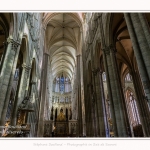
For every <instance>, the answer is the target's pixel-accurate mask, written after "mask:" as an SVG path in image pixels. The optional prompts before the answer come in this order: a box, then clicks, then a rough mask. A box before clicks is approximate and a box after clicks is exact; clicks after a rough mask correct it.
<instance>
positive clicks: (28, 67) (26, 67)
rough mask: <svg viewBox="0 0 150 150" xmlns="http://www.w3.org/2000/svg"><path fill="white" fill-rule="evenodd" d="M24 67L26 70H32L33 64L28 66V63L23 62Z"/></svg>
mask: <svg viewBox="0 0 150 150" xmlns="http://www.w3.org/2000/svg"><path fill="white" fill-rule="evenodd" d="M22 68H25V69H26V70H30V69H31V66H28V65H26V64H22Z"/></svg>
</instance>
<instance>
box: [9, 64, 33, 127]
mask: <svg viewBox="0 0 150 150" xmlns="http://www.w3.org/2000/svg"><path fill="white" fill-rule="evenodd" d="M22 68H23V69H22V74H21V82H20V85H18V86H19V92H18V94H17V95H16V99H15V102H14V108H13V111H12V119H11V125H13V126H14V125H16V123H17V111H18V107H19V105H20V104H21V102H22V101H23V99H24V97H25V96H27V91H28V82H29V77H30V71H31V66H27V65H26V64H22Z"/></svg>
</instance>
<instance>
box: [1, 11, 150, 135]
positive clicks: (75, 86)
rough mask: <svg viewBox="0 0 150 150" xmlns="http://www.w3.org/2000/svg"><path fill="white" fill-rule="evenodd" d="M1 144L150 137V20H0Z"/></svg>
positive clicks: (48, 16) (15, 16)
mask: <svg viewBox="0 0 150 150" xmlns="http://www.w3.org/2000/svg"><path fill="white" fill-rule="evenodd" d="M0 137H1V138H8V137H54V138H55V137H70V138H73V137H100V138H102V137H103V138H104V137H109V138H112V137H150V13H123V12H120V13H115V12H113V13H102V12H99V13H98V12H96V13H94V12H92V13H91V12H87V13H85V12H84V13H81V12H79V13H75V12H73V13H72V12H70V13H69V12H64V13H63V12H58V13H57V12H46V13H37V12H36V13H31V12H27V13H25V12H24V13H19V12H18V13H5V12H3V13H0Z"/></svg>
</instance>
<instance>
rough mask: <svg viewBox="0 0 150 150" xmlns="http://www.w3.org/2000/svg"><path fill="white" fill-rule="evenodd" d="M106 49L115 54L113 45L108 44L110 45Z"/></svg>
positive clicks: (115, 50)
mask: <svg viewBox="0 0 150 150" xmlns="http://www.w3.org/2000/svg"><path fill="white" fill-rule="evenodd" d="M108 48H109V49H110V51H111V52H114V53H116V52H117V49H116V48H115V46H114V45H113V44H110V45H109V46H108Z"/></svg>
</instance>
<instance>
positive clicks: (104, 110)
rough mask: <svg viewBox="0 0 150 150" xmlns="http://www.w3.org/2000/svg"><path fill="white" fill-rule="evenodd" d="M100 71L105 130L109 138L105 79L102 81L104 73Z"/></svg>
mask: <svg viewBox="0 0 150 150" xmlns="http://www.w3.org/2000/svg"><path fill="white" fill-rule="evenodd" d="M97 70H98V74H99V85H100V91H101V99H102V108H103V116H104V117H103V120H104V123H103V126H105V127H103V128H104V129H105V136H106V137H109V127H108V120H107V113H106V103H105V102H106V100H105V95H104V85H103V79H102V71H101V70H99V69H97Z"/></svg>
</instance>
